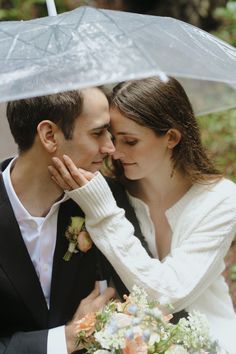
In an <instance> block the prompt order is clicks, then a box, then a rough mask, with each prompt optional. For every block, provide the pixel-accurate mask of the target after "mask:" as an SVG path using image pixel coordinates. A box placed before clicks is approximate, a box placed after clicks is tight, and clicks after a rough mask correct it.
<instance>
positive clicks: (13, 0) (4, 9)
mask: <svg viewBox="0 0 236 354" xmlns="http://www.w3.org/2000/svg"><path fill="white" fill-rule="evenodd" d="M55 3H56V7H57V10H58V13H61V12H65V11H68V10H69V7H68V5H67V2H66V1H65V0H56V1H55ZM47 15H48V13H47V6H46V0H23V1H22V0H0V20H30V19H32V18H36V17H43V16H47Z"/></svg>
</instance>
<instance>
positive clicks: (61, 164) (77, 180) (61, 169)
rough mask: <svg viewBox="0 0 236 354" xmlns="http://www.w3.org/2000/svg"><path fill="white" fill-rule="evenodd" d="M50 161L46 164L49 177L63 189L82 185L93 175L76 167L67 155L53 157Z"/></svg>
mask: <svg viewBox="0 0 236 354" xmlns="http://www.w3.org/2000/svg"><path fill="white" fill-rule="evenodd" d="M52 163H53V165H52V166H48V169H49V172H50V173H51V175H52V176H51V178H52V180H53V181H54V182H55V183H56V184H57V185H58V186H59V187H61V188H62V189H63V190H72V189H76V188H79V187H82V186H84V185H85V184H87V183H88V182H89V181H90V180H91V179H92V178H93V177H94V174H93V173H91V172H88V171H85V170H83V169H82V168H77V167H76V166H75V164H74V162H73V161H72V160H71V158H69V156H67V155H63V160H60V159H59V158H58V157H53V158H52Z"/></svg>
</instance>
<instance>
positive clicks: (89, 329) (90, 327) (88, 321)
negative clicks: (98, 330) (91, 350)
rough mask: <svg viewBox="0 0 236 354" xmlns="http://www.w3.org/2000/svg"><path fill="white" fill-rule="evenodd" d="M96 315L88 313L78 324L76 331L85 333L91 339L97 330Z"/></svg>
mask: <svg viewBox="0 0 236 354" xmlns="http://www.w3.org/2000/svg"><path fill="white" fill-rule="evenodd" d="M95 323H96V314H95V313H94V312H90V313H88V314H87V315H86V316H84V317H83V318H82V319H81V320H79V321H78V322H77V324H76V331H77V332H80V331H85V332H86V337H89V336H90V335H91V334H92V333H93V332H94V330H95Z"/></svg>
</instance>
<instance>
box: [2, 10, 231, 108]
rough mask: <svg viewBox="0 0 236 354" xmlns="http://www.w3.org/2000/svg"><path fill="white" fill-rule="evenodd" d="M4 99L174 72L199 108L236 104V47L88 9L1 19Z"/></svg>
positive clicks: (189, 30)
mask: <svg viewBox="0 0 236 354" xmlns="http://www.w3.org/2000/svg"><path fill="white" fill-rule="evenodd" d="M0 46H1V52H0V101H8V100H13V99H20V98H24V97H33V96H39V95H45V94H51V93H56V92H59V91H67V90H71V89H78V88H85V87H89V86H95V85H101V84H110V83H116V82H120V81H123V80H128V79H132V78H137V79H138V78H143V77H147V76H152V75H162V76H164V74H167V75H172V76H174V77H176V78H177V79H178V80H179V81H180V82H181V83H182V84H183V86H184V88H185V89H186V91H187V93H188V95H189V97H190V100H191V102H192V104H193V106H194V110H195V113H196V114H203V113H207V112H213V111H217V110H222V109H225V108H230V107H235V106H236V49H235V48H234V47H232V46H230V45H228V44H227V43H225V42H223V41H221V40H219V39H217V38H216V37H214V36H212V35H210V34H208V33H207V32H205V31H202V30H200V29H198V28H196V27H194V26H192V25H189V24H187V23H184V22H182V21H179V20H176V19H173V18H166V17H158V16H149V15H141V14H134V13H127V12H120V11H112V10H101V9H96V8H91V7H80V8H78V9H76V10H73V11H70V12H66V13H63V14H60V15H58V16H53V17H45V18H40V19H36V20H30V21H25V22H23V21H13V22H1V23H0Z"/></svg>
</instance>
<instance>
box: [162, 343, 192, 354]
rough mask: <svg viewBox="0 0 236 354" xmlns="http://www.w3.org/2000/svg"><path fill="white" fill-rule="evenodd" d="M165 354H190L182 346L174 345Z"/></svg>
mask: <svg viewBox="0 0 236 354" xmlns="http://www.w3.org/2000/svg"><path fill="white" fill-rule="evenodd" d="M165 354H189V352H188V351H187V350H186V349H185V348H184V347H183V346H182V345H173V346H172V347H170V348H169V349H168V350H167V351H166V352H165Z"/></svg>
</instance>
